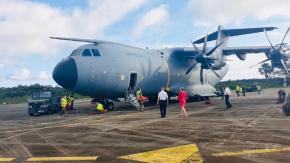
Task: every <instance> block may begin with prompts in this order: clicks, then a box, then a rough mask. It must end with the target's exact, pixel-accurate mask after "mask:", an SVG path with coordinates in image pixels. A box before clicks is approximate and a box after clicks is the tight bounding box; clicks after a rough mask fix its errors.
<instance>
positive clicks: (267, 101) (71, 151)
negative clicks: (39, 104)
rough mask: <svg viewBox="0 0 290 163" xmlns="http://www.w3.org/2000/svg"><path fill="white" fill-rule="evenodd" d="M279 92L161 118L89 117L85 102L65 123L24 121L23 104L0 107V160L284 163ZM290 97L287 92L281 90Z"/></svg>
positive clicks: (285, 132)
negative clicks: (228, 104) (226, 105)
mask: <svg viewBox="0 0 290 163" xmlns="http://www.w3.org/2000/svg"><path fill="white" fill-rule="evenodd" d="M277 91H278V89H267V90H264V91H262V93H261V94H260V95H258V94H257V93H256V92H254V93H250V94H247V96H246V97H233V98H232V99H231V100H232V104H233V108H232V109H231V110H226V109H225V104H224V102H223V101H222V100H221V99H220V98H212V99H211V104H205V103H204V102H194V103H189V104H188V105H187V109H188V113H189V118H187V119H186V118H183V117H180V116H179V104H178V103H174V104H170V105H169V106H168V109H167V117H166V118H164V119H161V118H160V113H159V108H158V106H156V105H153V106H148V107H146V108H145V111H144V112H136V110H135V109H134V108H133V107H132V106H130V105H128V104H118V105H117V107H118V108H117V109H118V111H115V112H109V113H106V114H95V106H93V105H91V104H90V103H89V101H88V100H85V101H79V102H76V104H75V108H76V109H75V110H72V111H69V114H68V116H66V117H63V116H60V115H58V114H53V115H42V116H33V117H30V116H28V114H27V108H26V104H19V105H0V161H9V162H30V161H33V162H46V161H50V162H206V163H216V162H231V163H232V162H263V163H264V162H267V163H271V162H275V163H276V162H277V163H278V162H290V117H285V116H284V114H283V113H282V110H281V105H277V104H275V102H276V98H277ZM288 92H290V90H288Z"/></svg>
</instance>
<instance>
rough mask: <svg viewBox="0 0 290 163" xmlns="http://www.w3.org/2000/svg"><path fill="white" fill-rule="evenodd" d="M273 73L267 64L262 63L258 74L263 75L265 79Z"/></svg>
mask: <svg viewBox="0 0 290 163" xmlns="http://www.w3.org/2000/svg"><path fill="white" fill-rule="evenodd" d="M273 72H274V69H273V67H272V66H271V65H270V64H269V63H263V64H262V65H261V67H260V68H259V73H260V74H261V75H264V76H265V78H266V79H268V78H269V77H270V75H271V74H272V73H273Z"/></svg>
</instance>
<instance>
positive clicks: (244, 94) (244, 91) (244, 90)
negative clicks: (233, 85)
mask: <svg viewBox="0 0 290 163" xmlns="http://www.w3.org/2000/svg"><path fill="white" fill-rule="evenodd" d="M242 93H243V96H246V88H245V87H244V86H243V87H242Z"/></svg>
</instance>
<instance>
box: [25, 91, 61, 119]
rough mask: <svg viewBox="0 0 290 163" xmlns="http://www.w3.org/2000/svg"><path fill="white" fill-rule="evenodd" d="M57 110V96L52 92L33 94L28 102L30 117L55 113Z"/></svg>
mask: <svg viewBox="0 0 290 163" xmlns="http://www.w3.org/2000/svg"><path fill="white" fill-rule="evenodd" d="M59 110H60V106H59V103H58V100H57V96H56V95H55V93H53V92H52V91H37V92H33V93H32V96H31V100H30V101H29V102H28V114H29V115H30V116H33V115H39V114H52V113H57V112H58V111H59Z"/></svg>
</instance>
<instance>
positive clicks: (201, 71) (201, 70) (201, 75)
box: [199, 66, 203, 85]
mask: <svg viewBox="0 0 290 163" xmlns="http://www.w3.org/2000/svg"><path fill="white" fill-rule="evenodd" d="M199 75H200V83H201V85H203V68H202V66H200V72H199Z"/></svg>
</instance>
